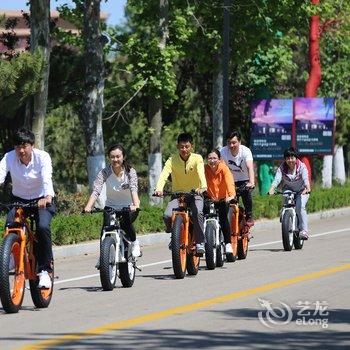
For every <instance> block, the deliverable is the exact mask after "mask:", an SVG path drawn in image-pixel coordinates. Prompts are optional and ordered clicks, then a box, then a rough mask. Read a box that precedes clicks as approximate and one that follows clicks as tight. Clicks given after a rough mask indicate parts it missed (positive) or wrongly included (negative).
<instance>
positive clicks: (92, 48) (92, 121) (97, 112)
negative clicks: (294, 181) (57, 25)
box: [82, 0, 105, 202]
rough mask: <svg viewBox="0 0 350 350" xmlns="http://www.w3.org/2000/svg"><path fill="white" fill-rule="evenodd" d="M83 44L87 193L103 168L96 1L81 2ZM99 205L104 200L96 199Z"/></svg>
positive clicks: (101, 69)
mask: <svg viewBox="0 0 350 350" xmlns="http://www.w3.org/2000/svg"><path fill="white" fill-rule="evenodd" d="M84 6H85V9H84V29H83V38H84V44H85V47H84V49H85V52H84V54H85V65H86V66H85V92H84V99H83V105H82V120H83V125H84V133H85V141H86V149H87V156H88V157H87V170H88V177H89V187H90V190H91V189H92V186H93V181H94V180H95V178H96V176H97V173H98V172H99V171H100V170H101V169H102V168H103V167H105V156H104V143H103V131H102V112H103V107H104V105H103V90H104V62H103V49H102V42H101V31H100V0H85V3H84ZM100 199H101V201H102V202H103V200H104V196H103V195H100Z"/></svg>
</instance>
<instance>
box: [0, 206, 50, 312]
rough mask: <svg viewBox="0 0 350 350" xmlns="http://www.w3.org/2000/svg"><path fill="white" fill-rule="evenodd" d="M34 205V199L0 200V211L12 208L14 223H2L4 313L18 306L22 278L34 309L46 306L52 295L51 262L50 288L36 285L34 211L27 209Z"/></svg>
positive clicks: (0, 284) (0, 280)
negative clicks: (3, 227)
mask: <svg viewBox="0 0 350 350" xmlns="http://www.w3.org/2000/svg"><path fill="white" fill-rule="evenodd" d="M37 206H38V201H32V202H29V203H20V202H14V203H9V204H2V203H0V210H2V211H9V210H11V209H12V208H15V216H14V222H13V223H11V224H9V225H7V226H6V228H5V233H4V239H3V241H2V243H1V246H0V299H1V303H2V306H3V308H4V310H5V312H7V313H16V312H18V310H19V309H20V308H21V306H22V302H23V297H24V291H25V280H26V279H28V280H29V287H30V294H31V296H32V299H33V302H34V305H35V306H36V307H37V308H46V307H48V306H49V304H50V301H51V298H52V292H53V282H54V281H53V280H54V273H53V262H52V263H51V267H52V273H50V277H51V282H52V287H51V288H50V289H39V288H38V283H39V277H38V266H37V261H36V258H35V254H34V247H35V244H36V237H35V219H34V213H32V211H31V210H30V208H36V207H37ZM27 209H28V210H27ZM27 211H28V213H27Z"/></svg>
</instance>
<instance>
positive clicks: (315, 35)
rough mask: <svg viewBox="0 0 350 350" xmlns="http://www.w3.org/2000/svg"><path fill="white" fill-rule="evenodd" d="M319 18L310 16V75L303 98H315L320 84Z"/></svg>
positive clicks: (317, 1) (314, 0)
mask: <svg viewBox="0 0 350 350" xmlns="http://www.w3.org/2000/svg"><path fill="white" fill-rule="evenodd" d="M311 2H312V4H314V5H318V4H319V0H311ZM319 30H320V17H319V16H311V18H310V32H309V33H310V36H309V64H310V74H309V79H308V80H307V82H306V86H305V97H316V96H317V90H318V87H319V86H320V83H321V78H322V72H321V60H320V43H319V39H320V35H319Z"/></svg>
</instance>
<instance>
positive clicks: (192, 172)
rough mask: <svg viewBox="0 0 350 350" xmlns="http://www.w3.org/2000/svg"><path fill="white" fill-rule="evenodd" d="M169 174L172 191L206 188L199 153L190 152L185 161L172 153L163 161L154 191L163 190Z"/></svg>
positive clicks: (202, 163)
mask: <svg viewBox="0 0 350 350" xmlns="http://www.w3.org/2000/svg"><path fill="white" fill-rule="evenodd" d="M170 174H171V180H172V184H171V185H172V186H171V189H172V192H189V191H191V190H195V189H197V188H201V189H206V188H207V181H206V179H205V173H204V162H203V158H202V156H201V155H200V154H196V153H191V154H190V156H189V158H188V159H187V161H186V162H185V161H184V160H182V158H181V157H180V155H179V154H173V155H172V156H171V157H170V158H169V159H168V160H167V161H166V162H165V165H164V168H163V170H162V172H161V174H160V176H159V179H158V182H157V186H156V191H163V188H164V185H165V182H166V180H167V179H168V177H169V175H170Z"/></svg>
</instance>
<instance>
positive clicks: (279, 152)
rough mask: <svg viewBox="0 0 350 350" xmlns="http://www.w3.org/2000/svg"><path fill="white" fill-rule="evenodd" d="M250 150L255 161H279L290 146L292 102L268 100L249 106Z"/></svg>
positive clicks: (255, 102) (288, 100) (287, 100)
mask: <svg viewBox="0 0 350 350" xmlns="http://www.w3.org/2000/svg"><path fill="white" fill-rule="evenodd" d="M251 118H252V134H251V149H252V152H253V154H254V158H255V159H281V158H283V151H284V150H285V149H286V148H288V147H290V146H291V145H292V126H293V100H291V99H268V100H258V101H254V102H253V103H252V104H251Z"/></svg>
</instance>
